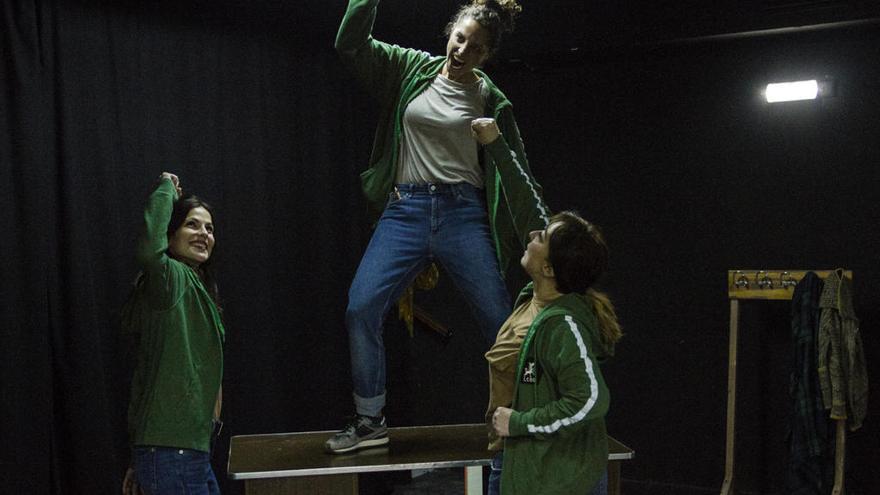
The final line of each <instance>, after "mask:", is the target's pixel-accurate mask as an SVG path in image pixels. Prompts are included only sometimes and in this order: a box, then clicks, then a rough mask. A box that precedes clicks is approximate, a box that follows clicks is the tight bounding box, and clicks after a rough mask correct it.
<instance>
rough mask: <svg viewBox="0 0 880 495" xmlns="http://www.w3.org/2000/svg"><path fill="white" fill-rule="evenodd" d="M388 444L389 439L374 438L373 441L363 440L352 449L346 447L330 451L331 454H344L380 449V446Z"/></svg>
mask: <svg viewBox="0 0 880 495" xmlns="http://www.w3.org/2000/svg"><path fill="white" fill-rule="evenodd" d="M387 443H388V437H382V438H374V439H372V440H361V441H360V442H358V443H356V444H354V445H352V446H351V447H346V448H344V449H335V450H334V449H328V451H329V452H330V453H331V454H344V453H346V452H351V451H352V450H358V449H365V448H367V447H378V446H380V445H385V444H387Z"/></svg>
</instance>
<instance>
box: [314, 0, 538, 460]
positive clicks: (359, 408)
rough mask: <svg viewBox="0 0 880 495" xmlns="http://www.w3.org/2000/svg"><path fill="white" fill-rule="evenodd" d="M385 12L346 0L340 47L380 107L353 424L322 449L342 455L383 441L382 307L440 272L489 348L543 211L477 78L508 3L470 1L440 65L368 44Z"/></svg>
mask: <svg viewBox="0 0 880 495" xmlns="http://www.w3.org/2000/svg"><path fill="white" fill-rule="evenodd" d="M378 4H379V0H349V3H348V9H347V11H346V13H345V17H344V18H343V20H342V25H341V26H340V28H339V32H338V34H337V37H336V49H337V51H338V52H339V54H340V55H341V57H342V59H343V61H344V63H345V64H346V65H347V66H348V67H349V68H350V69H351V70H352V71H353V72H354V73H355V75H356V76H357V77H358V78H359V79H360V80H361V82H362V83H363V84H364V85H365V86H366V88H367V90H368V91H369V92H370V93H371V94H372V95H373V96H374V97H375V98H376V100H377V101H378V103H379V105H380V108H379V125H378V129H377V130H376V138H375V140H374V148H373V152H372V155H371V157H370V162H369V167H368V168H367V170H365V171H364V172H363V173H362V174H361V179H362V182H363V190H364V193H365V195H366V197H367V201H368V203H369V206H370V209H371V211H372V213H373V214H374V215H375V217H376V218H378V223H377V224H376V229H375V232H374V233H373V237H372V239H371V240H370V243H369V245H368V247H367V250H366V252H365V253H364V256H363V259H362V260H361V263H360V266H359V267H358V270H357V273H356V274H355V277H354V280H353V282H352V284H351V288H350V290H349V301H348V308H347V310H346V327H347V329H348V335H349V351H350V356H351V367H352V378H353V382H354V394H353V398H354V403H355V412H356V415H355V416H354V418H353V419H352V421H351V422H349V424H348V425H347V426H346V427H345V428H344V429H343V430H342V431H340V432H339V433H338V434H336V435H335V436H333V438H331V439H330V440H328V441H327V444H326V448H327V450H328V451H331V452H335V453H341V452H348V451H351V450H355V449H358V448H361V447H369V446H376V445H383V444H385V443H387V442H388V438H387V435H386V424H385V418H384V415H383V408H384V406H385V348H384V344H383V341H382V324H383V320H384V318H385V315H386V313H387V312H388V309H389V308H390V306H391V305H392V304H393V302H394V301H396V300H397V299H398V298H399V297H400V295H401V294H402V293H403V292H404V290H405V289H406V288H407V287H408V286H409V285H410V284H411V283H412V282H413V280H414V279H415V277H416V276H417V275H418V274H419V273H420V272H421V271H422V270H423V269H425V268H426V267H427V266H428V265H429V264H430V263H432V262H435V261H436V262H438V264H440V265H441V266H442V267H443V269H444V270H445V271H446V273H448V274H449V276H450V277H451V278H452V280H453V281H454V282H455V284H456V286H457V287H458V288H459V290H460V291H461V292H462V293H463V295H464V296H465V298H466V299H467V301H468V302H469V303H470V305H471V308H472V310H473V312H474V315H475V317H476V319H477V321H478V323H479V325H480V328H481V331H482V333H483V335H484V337H485V339H486V342H487V345H488V344H489V343H491V342H492V341H494V338H495V334H496V332H497V331H498V327H499V326H500V325H501V323H502V322H503V321H504V319H505V318H506V317H507V315H508V314H509V313H510V296H509V294H508V292H507V289H506V286H505V284H504V280H503V274H504V272H505V270H506V268H507V264H508V261H509V259H510V257H511V255H512V254H514V253H517V252H519V251H520V250H521V249H522V248H523V246H524V245H525V243H526V242H527V236H528V232H529V231H531V230H534V229H537V228H543V227H544V226H545V225H546V222H547V216H548V213H547V208H546V206H545V205H544V201H543V199H542V195H541V188H540V186H539V185H538V184H537V183H536V182H535V180H534V178H533V177H532V174H531V171H530V170H529V166H528V162H527V161H526V156H525V153H524V151H523V144H522V141H521V140H520V136H519V130H518V129H517V125H516V122H515V120H514V118H513V110H512V105H511V103H510V101H509V100H508V99H507V98H506V97H505V96H504V94H503V93H502V92H501V90H499V89H498V87H497V86H495V84H493V83H492V81H491V80H490V79H489V78H488V77H487V76H486V74H485V73H484V72H482V71H481V70H480V69H479V67H480V66H481V65H482V64H483V63H484V62H486V61H487V60H488V59H489V58H490V57H491V56H492V55H493V54H494V53H495V51H496V50H497V49H498V48H499V46H500V43H501V39H502V37H503V35H505V34H506V33H509V32H510V31H511V30H512V29H513V19H514V16H515V15H516V14H517V13H518V12H519V11H520V6H519V5H518V4H517V2H516V1H515V0H473V1H472V2H470V3H468V4H466V5H464V6H462V7H461V8H460V9H459V10H458V12H457V13H456V14H455V15H454V16H453V18H452V20H451V22H449V24H448V25H447V27H446V34H447V36H448V41H447V44H446V53H445V55H443V56H432V55H430V54H429V53H426V52H424V51H420V50H414V49H409V48H401V47H399V46H396V45H391V44H388V43H384V42H381V41H378V40H376V39H374V38H373V37H372V35H371V31H372V27H373V21H374V20H375V17H376V10H377V7H378Z"/></svg>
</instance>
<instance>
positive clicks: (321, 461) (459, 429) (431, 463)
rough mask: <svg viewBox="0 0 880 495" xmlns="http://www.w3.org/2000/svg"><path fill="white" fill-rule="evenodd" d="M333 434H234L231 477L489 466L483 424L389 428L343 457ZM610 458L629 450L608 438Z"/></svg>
mask: <svg viewBox="0 0 880 495" xmlns="http://www.w3.org/2000/svg"><path fill="white" fill-rule="evenodd" d="M334 433H336V432H335V431H314V432H300V433H274V434H264V435H237V436H234V437H232V438H231V440H230V444H229V466H228V469H227V471H228V474H229V477H230V478H231V479H235V480H246V479H261V478H283V477H290V476H316V475H331V474H348V473H363V472H377V471H405V470H411V469H437V468H454V467H466V466H486V465H489V463H490V461H491V457H492V453H491V452H489V451H488V450H487V449H486V447H487V444H488V440H487V437H486V425H485V424H482V423H478V424H465V425H441V426H411V427H398V428H389V429H388V437H389V440H390V441H389V443H388V444H387V445H383V446H381V447H373V448H367V449H363V450H358V451H354V452H350V453H346V454H330V453H327V452H325V451H324V442H325V441H326V440H327V439H328V438H330V437H331V436H332V435H333V434H334ZM608 447H609V456H608V458H609V460H624V459H631V458H632V457H633V451H632V449H630V448H629V447H627V446H625V445H623V444H621V443H620V442H618V441H616V440H614V439H613V438H611V437H608Z"/></svg>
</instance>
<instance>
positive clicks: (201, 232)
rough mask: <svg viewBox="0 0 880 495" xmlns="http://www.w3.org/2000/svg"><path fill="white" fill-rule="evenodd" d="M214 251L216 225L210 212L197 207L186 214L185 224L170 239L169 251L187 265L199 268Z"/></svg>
mask: <svg viewBox="0 0 880 495" xmlns="http://www.w3.org/2000/svg"><path fill="white" fill-rule="evenodd" d="M213 250H214V224H213V223H211V214H210V213H208V210H206V209H204V208H202V207H201V206H197V207H195V208H193V209H191V210H189V213H187V214H186V219H184V221H183V224H182V225H181V226H180V227H178V228H177V230H176V231H174V234H172V235H171V236H169V237H168V251H170V252H171V255H172V256H173V257H174V258H175V259H178V260H180V261H182V262H184V263H186V264H187V265H190V266H192V267H194V268H198V266H199V265H201V264H202V263H204V262H206V261H208V258H210V257H211V251H213Z"/></svg>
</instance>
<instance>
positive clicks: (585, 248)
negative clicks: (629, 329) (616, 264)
mask: <svg viewBox="0 0 880 495" xmlns="http://www.w3.org/2000/svg"><path fill="white" fill-rule="evenodd" d="M553 224H559V226H558V227H556V228H555V229H553V233H552V234H551V235H550V238H549V241H548V246H547V247H548V253H547V260H548V261H549V262H550V266H552V267H553V275H554V278H555V279H556V290H558V291H559V292H561V293H563V294H568V293H572V292H576V293H579V294H585V295H586V296H587V299H589V301H590V304H591V305H592V307H593V312H594V313H596V318H597V319H598V320H599V327H600V334H601V337H602V341H603V342H604V343H605V344H606V345H608V344H610V345H611V346H613V344H614V343H615V342H617V341H618V340H620V338H621V337H622V336H623V331H622V330H621V328H620V324H619V323H618V321H617V314H616V313H615V311H614V306H613V305H612V304H611V300H610V299H609V298H608V296H607V295H605V294H604V293H602V292H599V291H597V290H596V289H594V288H593V285H594V284H595V283H596V281H597V280H598V279H599V277H600V276H601V275H602V274H603V273H605V271H606V270H607V269H608V245H607V244H605V237H604V236H603V235H602V231H601V230H600V229H599V227H598V226H597V225H594V224H592V223H590V222H588V221H587V220H584V219H583V218H582V217H581V216H580V215H578V214H577V213H575V212H573V211H563V212H560V213H557V214H556V215H553V216H552V217H551V218H550V223H549V225H553Z"/></svg>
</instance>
